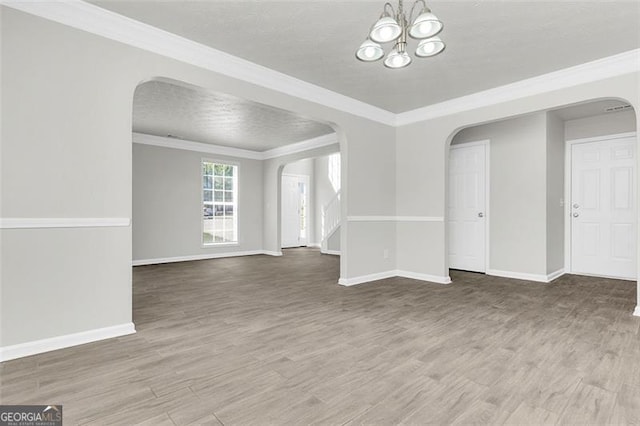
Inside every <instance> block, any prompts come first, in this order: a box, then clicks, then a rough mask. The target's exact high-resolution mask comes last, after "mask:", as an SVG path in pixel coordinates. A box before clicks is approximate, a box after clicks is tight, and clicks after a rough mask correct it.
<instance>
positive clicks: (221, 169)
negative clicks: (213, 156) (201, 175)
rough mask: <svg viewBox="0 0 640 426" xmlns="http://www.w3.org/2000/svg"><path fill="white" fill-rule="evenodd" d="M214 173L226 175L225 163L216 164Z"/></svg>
mask: <svg viewBox="0 0 640 426" xmlns="http://www.w3.org/2000/svg"><path fill="white" fill-rule="evenodd" d="M213 172H214V173H213V174H214V175H216V176H224V165H223V164H215V165H214V166H213Z"/></svg>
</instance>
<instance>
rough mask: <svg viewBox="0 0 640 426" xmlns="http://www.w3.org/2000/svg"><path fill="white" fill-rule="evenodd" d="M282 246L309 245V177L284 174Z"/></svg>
mask: <svg viewBox="0 0 640 426" xmlns="http://www.w3.org/2000/svg"><path fill="white" fill-rule="evenodd" d="M281 200H282V205H281V218H282V219H281V229H282V243H281V245H282V247H283V248H287V247H300V246H305V245H307V239H308V236H307V232H308V228H309V226H308V211H309V206H308V202H309V177H308V176H298V175H284V174H283V175H282V197H281Z"/></svg>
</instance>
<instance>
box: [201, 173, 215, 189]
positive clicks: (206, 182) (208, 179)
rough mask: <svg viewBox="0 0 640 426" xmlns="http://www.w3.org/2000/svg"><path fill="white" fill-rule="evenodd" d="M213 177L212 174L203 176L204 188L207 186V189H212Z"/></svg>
mask: <svg viewBox="0 0 640 426" xmlns="http://www.w3.org/2000/svg"><path fill="white" fill-rule="evenodd" d="M212 179H213V178H212V177H211V176H204V177H203V178H202V187H203V188H207V189H211V188H212V185H213V180H212Z"/></svg>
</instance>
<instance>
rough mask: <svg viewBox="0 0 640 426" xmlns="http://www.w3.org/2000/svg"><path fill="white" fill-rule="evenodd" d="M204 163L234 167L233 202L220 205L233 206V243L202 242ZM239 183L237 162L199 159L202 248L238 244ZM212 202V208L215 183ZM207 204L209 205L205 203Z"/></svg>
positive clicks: (202, 234) (213, 197)
mask: <svg viewBox="0 0 640 426" xmlns="http://www.w3.org/2000/svg"><path fill="white" fill-rule="evenodd" d="M205 163H211V164H214V165H215V164H221V165H224V166H233V167H235V170H234V176H233V183H234V185H233V202H232V203H230V204H229V203H227V204H225V203H224V202H223V203H222V205H233V231H234V235H235V241H224V242H211V243H205V242H204V232H205V231H204V228H205V227H204V223H205V217H204V207H205V200H204V190H205V188H204V176H205V174H204V165H205ZM239 182H240V165H239V164H238V163H237V162H234V161H228V160H221V159H215V158H201V159H200V245H201V247H203V248H211V247H221V246H237V245H239V244H240V237H239V232H238V228H239V227H238V222H239V216H238V205H239V202H238V186H239ZM211 191H212V201H211V205H212V206H214V205H215V204H216V201H215V183H212V188H211ZM207 203H209V202H208V201H207ZM217 204H221V203H220V202H218V203H217ZM213 218H215V208H214V209H213Z"/></svg>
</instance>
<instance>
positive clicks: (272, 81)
mask: <svg viewBox="0 0 640 426" xmlns="http://www.w3.org/2000/svg"><path fill="white" fill-rule="evenodd" d="M0 4H2V5H5V6H8V7H11V8H13V9H16V10H20V11H22V12H26V13H29V14H31V15H35V16H39V17H41V18H45V19H48V20H51V21H55V22H58V23H60V24H64V25H67V26H70V27H73V28H77V29H79V30H83V31H87V32H89V33H92V34H96V35H99V36H102V37H106V38H108V39H111V40H115V41H118V42H121V43H124V44H127V45H130V46H133V47H137V48H140V49H143V50H147V51H149V52H153V53H157V54H159V55H162V56H166V57H169V58H172V59H176V60H178V61H182V62H185V63H187V64H190V65H195V66H197V67H200V68H204V69H208V70H210V71H214V72H217V73H220V74H223V75H226V76H228V77H233V78H236V79H239V80H243V81H246V82H248V83H252V84H255V85H258V86H262V87H265V88H267V89H271V90H275V91H278V92H282V93H285V94H287V95H291V96H294V97H296V98H300V99H303V100H305V101H311V102H315V103H318V104H321V105H325V106H327V107H330V108H334V109H337V110H339V111H343V112H346V113H348V114H352V115H357V116H360V117H363V118H366V119H369V120H373V121H377V122H380V123H384V124H387V125H389V126H393V123H394V121H395V114H393V113H392V112H389V111H387V110H384V109H382V108H378V107H376V106H373V105H370V104H367V103H365V102H362V101H359V100H357V99H354V98H350V97H348V96H345V95H341V94H340V93H336V92H334V91H331V90H328V89H325V88H323V87H320V86H317V85H315V84H312V83H308V82H306V81H303V80H300V79H298V78H295V77H292V76H290V75H287V74H284V73H281V72H278V71H275V70H272V69H270V68H267V67H264V66H262V65H258V64H256V63H254V62H250V61H247V60H245V59H241V58H239V57H237V56H233V55H230V54H228V53H225V52H222V51H220V50H217V49H214V48H211V47H209V46H205V45H203V44H201V43H197V42H195V41H193V40H189V39H187V38H184V37H181V36H179V35H176V34H172V33H170V32H168V31H164V30H161V29H159V28H156V27H153V26H151V25H148V24H145V23H142V22H140V21H136V20H134V19H131V18H128V17H126V16H123V15H119V14H117V13H115V12H111V11H109V10H106V9H102V8H101V7H98V6H96V5H93V4H90V3H86V2H84V1H82V0H65V1H41V0H0Z"/></svg>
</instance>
